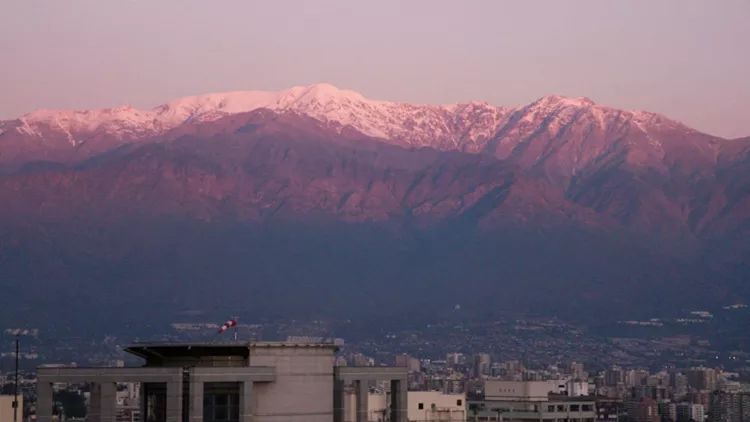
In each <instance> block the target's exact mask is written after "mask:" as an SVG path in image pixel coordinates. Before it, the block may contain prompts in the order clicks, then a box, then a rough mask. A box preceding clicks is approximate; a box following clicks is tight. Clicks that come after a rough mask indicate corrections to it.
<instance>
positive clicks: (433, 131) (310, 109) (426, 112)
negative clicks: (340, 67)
mask: <svg viewBox="0 0 750 422" xmlns="http://www.w3.org/2000/svg"><path fill="white" fill-rule="evenodd" d="M261 108H265V109H271V110H274V111H277V112H294V113H297V114H302V115H306V116H309V117H312V118H314V119H317V120H319V121H321V122H322V123H323V124H326V125H328V126H330V127H331V129H333V130H341V129H342V128H343V127H345V126H349V127H351V128H353V129H355V130H357V131H359V132H360V133H362V134H364V135H366V136H370V137H375V138H379V139H383V140H386V141H390V142H394V143H398V144H400V145H410V146H432V147H436V148H440V149H456V148H457V149H462V150H466V151H477V152H478V151H480V150H481V149H482V148H483V146H484V145H485V144H486V143H487V142H488V141H489V140H490V139H491V138H493V137H494V136H495V134H496V133H497V132H498V130H499V128H500V126H501V125H505V124H507V123H508V121H509V120H508V119H509V118H510V117H511V116H513V115H516V113H517V112H522V114H523V118H522V120H523V121H525V122H528V123H533V122H537V121H538V119H539V118H540V117H544V116H550V115H555V116H556V117H555V119H556V121H554V122H550V123H549V127H550V128H553V129H554V128H555V127H562V126H563V125H564V122H565V121H567V120H569V119H574V118H576V117H575V116H577V115H578V114H579V113H578V111H586V113H589V114H590V115H591V116H593V117H594V118H595V120H596V121H598V122H599V123H600V124H602V125H606V124H607V121H609V120H610V119H607V115H609V114H610V113H612V112H616V110H612V109H610V108H608V107H604V106H599V105H596V104H595V103H594V102H593V101H591V100H590V99H588V98H584V97H579V98H569V97H564V96H560V95H551V96H547V97H543V98H540V99H539V100H537V101H535V102H534V103H532V104H530V105H528V106H526V107H518V108H506V107H496V106H492V105H490V104H487V103H486V102H478V101H472V102H468V103H460V104H452V105H425V104H409V103H394V102H388V101H377V100H371V99H368V98H365V97H364V96H363V95H361V94H360V93H358V92H355V91H351V90H345V89H339V88H337V87H335V86H333V85H331V84H326V83H321V84H314V85H308V86H295V87H292V88H289V89H286V90H283V91H234V92H225V93H214V94H205V95H197V96H190V97H184V98H179V99H176V100H173V101H170V102H168V103H166V104H162V105H160V106H157V107H155V108H153V109H151V110H137V109H135V108H132V107H130V106H122V107H115V108H107V109H100V110H88V111H57V110H38V111H35V112H33V113H29V114H27V115H25V116H22V117H21V118H20V119H19V120H18V123H20V124H15V125H14V126H15V127H16V129H17V130H18V131H19V132H21V133H24V134H26V135H32V136H33V135H35V136H42V135H41V134H42V133H48V132H47V131H48V130H49V129H51V130H53V131H57V132H59V133H61V134H64V135H65V136H66V137H67V138H68V139H69V140H70V142H71V144H73V145H77V144H78V142H77V141H76V142H74V141H73V139H87V138H90V136H89V135H90V134H93V133H96V134H102V133H105V134H108V135H110V136H114V137H116V138H119V139H139V138H143V137H147V136H153V135H159V134H161V133H164V132H166V131H168V130H170V129H172V128H175V127H177V126H179V125H182V124H185V123H197V122H208V121H215V120H218V119H220V118H222V117H224V116H228V115H233V114H238V113H244V112H249V111H253V110H257V109H261ZM641 116H642V117H645V116H646V114H643V115H641ZM514 119H517V117H514Z"/></svg>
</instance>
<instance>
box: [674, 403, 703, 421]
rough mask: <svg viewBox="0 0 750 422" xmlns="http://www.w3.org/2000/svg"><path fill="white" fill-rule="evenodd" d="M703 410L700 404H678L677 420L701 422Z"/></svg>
mask: <svg viewBox="0 0 750 422" xmlns="http://www.w3.org/2000/svg"><path fill="white" fill-rule="evenodd" d="M705 413H706V412H705V409H704V408H703V405H702V404H694V403H678V404H677V420H678V421H690V420H694V421H695V422H703V421H704V420H705Z"/></svg>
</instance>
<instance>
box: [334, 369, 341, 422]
mask: <svg viewBox="0 0 750 422" xmlns="http://www.w3.org/2000/svg"><path fill="white" fill-rule="evenodd" d="M333 422H344V381H341V380H338V379H335V378H334V380H333Z"/></svg>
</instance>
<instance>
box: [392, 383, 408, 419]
mask: <svg viewBox="0 0 750 422" xmlns="http://www.w3.org/2000/svg"><path fill="white" fill-rule="evenodd" d="M407 394H408V392H407V391H406V380H391V422H408V419H407V418H408V408H407V406H408V398H407Z"/></svg>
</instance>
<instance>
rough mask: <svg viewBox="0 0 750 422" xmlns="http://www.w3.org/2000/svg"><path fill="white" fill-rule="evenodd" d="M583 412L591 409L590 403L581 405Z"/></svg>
mask: <svg viewBox="0 0 750 422" xmlns="http://www.w3.org/2000/svg"><path fill="white" fill-rule="evenodd" d="M581 408H582V409H583V411H584V412H590V411H591V405H590V404H584V405H583V406H581Z"/></svg>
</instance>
